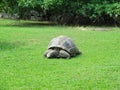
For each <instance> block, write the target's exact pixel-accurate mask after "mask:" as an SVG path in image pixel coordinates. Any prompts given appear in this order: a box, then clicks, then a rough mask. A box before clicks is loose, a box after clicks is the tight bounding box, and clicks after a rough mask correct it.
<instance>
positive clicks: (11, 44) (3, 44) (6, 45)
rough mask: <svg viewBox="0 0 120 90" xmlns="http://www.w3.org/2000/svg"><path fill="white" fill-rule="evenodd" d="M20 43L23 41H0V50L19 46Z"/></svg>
mask: <svg viewBox="0 0 120 90" xmlns="http://www.w3.org/2000/svg"><path fill="white" fill-rule="evenodd" d="M21 45H24V43H21V42H5V41H0V51H2V50H11V49H15V48H18V47H20V46H21Z"/></svg>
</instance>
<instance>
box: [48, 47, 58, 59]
mask: <svg viewBox="0 0 120 90" xmlns="http://www.w3.org/2000/svg"><path fill="white" fill-rule="evenodd" d="M58 55H59V50H58V49H50V50H49V51H48V53H47V55H46V57H47V58H56V57H58Z"/></svg>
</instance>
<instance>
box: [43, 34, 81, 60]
mask: <svg viewBox="0 0 120 90" xmlns="http://www.w3.org/2000/svg"><path fill="white" fill-rule="evenodd" d="M79 54H81V52H80V51H79V50H78V48H77V47H76V45H75V44H74V42H73V40H72V39H71V38H69V37H67V36H63V35H61V36H58V37H56V38H53V39H52V40H51V41H50V43H49V45H48V49H47V50H46V51H45V53H44V56H45V57H47V58H66V59H70V58H71V57H74V56H77V55H79Z"/></svg>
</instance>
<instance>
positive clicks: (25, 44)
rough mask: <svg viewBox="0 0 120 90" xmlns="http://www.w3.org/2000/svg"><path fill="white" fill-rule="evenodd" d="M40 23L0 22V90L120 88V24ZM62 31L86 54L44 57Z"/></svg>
mask: <svg viewBox="0 0 120 90" xmlns="http://www.w3.org/2000/svg"><path fill="white" fill-rule="evenodd" d="M16 23H17V24H16ZM33 23H35V24H33ZM36 23H37V24H36ZM38 23H39V22H33V21H32V23H31V22H28V21H20V22H19V23H18V22H16V21H12V20H4V19H2V20H0V90H119V89H120V28H112V29H111V30H110V31H108V30H107V31H106V30H105V31H103V30H102V31H101V30H98V31H96V30H94V28H95V27H78V26H77V27H71V26H56V25H53V24H52V25H51V24H49V23H39V24H38ZM82 28H84V29H85V30H82ZM86 29H88V30H86ZM89 29H91V30H89ZM92 29H93V30H92ZM59 35H66V36H69V37H71V38H72V39H73V40H74V42H75V44H76V45H77V47H78V48H79V49H80V50H81V51H82V53H83V54H82V55H80V56H77V57H75V58H72V59H70V60H65V59H50V60H49V59H47V58H45V57H44V56H43V53H44V51H45V50H46V49H47V46H48V44H49V41H50V40H51V39H52V38H53V37H56V36H59Z"/></svg>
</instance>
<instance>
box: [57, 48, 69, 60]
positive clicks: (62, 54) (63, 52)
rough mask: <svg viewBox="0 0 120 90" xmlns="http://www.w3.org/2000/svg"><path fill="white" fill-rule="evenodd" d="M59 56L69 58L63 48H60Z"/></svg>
mask: <svg viewBox="0 0 120 90" xmlns="http://www.w3.org/2000/svg"><path fill="white" fill-rule="evenodd" d="M59 57H61V58H66V59H70V54H69V53H68V52H66V51H65V50H60V52H59Z"/></svg>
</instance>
